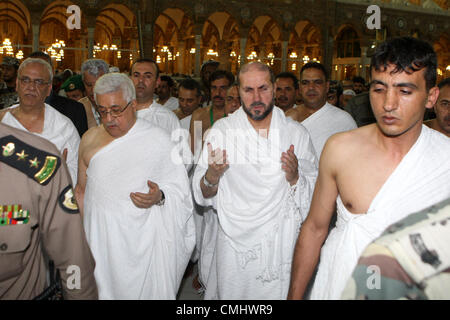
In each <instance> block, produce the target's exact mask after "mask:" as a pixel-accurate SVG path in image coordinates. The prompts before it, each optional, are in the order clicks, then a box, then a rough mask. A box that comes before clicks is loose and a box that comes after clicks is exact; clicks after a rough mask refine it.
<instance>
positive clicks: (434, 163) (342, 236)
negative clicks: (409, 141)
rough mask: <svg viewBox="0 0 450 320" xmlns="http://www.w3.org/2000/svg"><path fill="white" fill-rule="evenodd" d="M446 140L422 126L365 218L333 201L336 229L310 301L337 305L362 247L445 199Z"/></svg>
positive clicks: (449, 147) (449, 166)
mask: <svg viewBox="0 0 450 320" xmlns="http://www.w3.org/2000/svg"><path fill="white" fill-rule="evenodd" d="M449 155H450V140H449V139H448V138H447V137H446V136H444V135H443V134H440V133H438V132H436V131H434V130H432V129H429V128H428V127H427V126H425V125H423V126H422V132H421V134H420V136H419V138H418V139H417V141H416V142H415V144H414V145H413V146H412V147H411V149H410V150H409V152H408V153H407V154H406V155H405V157H404V158H403V159H402V161H401V162H400V164H399V165H398V166H397V168H396V169H395V170H394V172H393V173H392V174H391V175H390V177H389V178H388V179H387V180H386V182H385V183H384V185H383V186H382V187H381V189H380V190H379V191H378V193H377V195H376V196H375V198H374V199H373V200H372V203H371V204H370V207H369V210H368V211H367V213H362V214H352V213H350V212H349V211H348V210H347V209H346V208H345V206H344V205H343V203H342V201H341V199H340V197H338V198H337V201H336V202H337V215H338V217H337V223H336V227H335V228H334V229H333V230H332V231H331V232H330V234H329V236H328V238H327V240H326V242H325V244H324V246H323V247H322V251H321V255H320V264H319V269H318V273H317V276H316V279H315V282H314V286H313V289H312V292H311V299H340V297H341V294H342V291H343V290H344V288H345V284H346V283H347V280H349V278H350V276H351V273H352V271H353V269H354V268H355V266H356V263H357V262H358V258H359V256H360V255H361V253H362V252H363V250H364V249H365V247H366V246H367V245H368V244H369V243H370V242H372V241H373V240H375V239H376V238H377V237H379V236H380V235H381V233H382V232H383V231H384V230H385V229H386V228H387V227H388V226H389V225H391V224H393V223H395V222H397V221H398V220H401V219H403V218H404V217H406V216H407V215H409V214H411V213H413V212H417V211H420V210H422V209H424V208H427V207H429V206H431V205H433V204H435V203H437V202H440V201H442V200H444V199H446V198H448V197H450V161H449V159H448V157H449Z"/></svg>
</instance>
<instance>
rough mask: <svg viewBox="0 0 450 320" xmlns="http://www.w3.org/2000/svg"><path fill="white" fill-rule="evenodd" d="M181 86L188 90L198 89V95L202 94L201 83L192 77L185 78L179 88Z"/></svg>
mask: <svg viewBox="0 0 450 320" xmlns="http://www.w3.org/2000/svg"><path fill="white" fill-rule="evenodd" d="M180 88H184V89H186V90H196V91H197V97H198V96H199V95H201V89H200V85H199V84H198V82H197V81H195V80H194V79H191V78H187V79H183V81H181V82H180V85H179V87H178V90H179V89H180Z"/></svg>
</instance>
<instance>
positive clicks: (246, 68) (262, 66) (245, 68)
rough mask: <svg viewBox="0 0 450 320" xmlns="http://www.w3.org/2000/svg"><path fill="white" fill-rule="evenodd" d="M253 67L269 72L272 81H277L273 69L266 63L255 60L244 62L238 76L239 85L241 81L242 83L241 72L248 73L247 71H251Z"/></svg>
mask: <svg viewBox="0 0 450 320" xmlns="http://www.w3.org/2000/svg"><path fill="white" fill-rule="evenodd" d="M251 69H256V70H258V71H265V72H267V73H269V78H270V82H271V83H272V84H274V83H275V75H274V74H273V71H272V69H271V68H270V67H269V66H268V65H267V64H265V63H262V62H258V61H255V62H250V63H247V64H244V66H243V67H242V68H241V69H240V70H239V73H238V76H237V83H238V85H239V86H240V85H241V83H240V80H241V79H240V78H241V74H243V73H246V72H248V71H250V70H251Z"/></svg>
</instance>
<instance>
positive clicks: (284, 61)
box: [281, 41, 288, 72]
mask: <svg viewBox="0 0 450 320" xmlns="http://www.w3.org/2000/svg"><path fill="white" fill-rule="evenodd" d="M287 47H288V42H287V41H282V42H281V72H285V71H286V69H287Z"/></svg>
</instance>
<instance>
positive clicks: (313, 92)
mask: <svg viewBox="0 0 450 320" xmlns="http://www.w3.org/2000/svg"><path fill="white" fill-rule="evenodd" d="M310 94H317V92H316V91H314V90H310V91H308V92H306V95H310Z"/></svg>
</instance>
